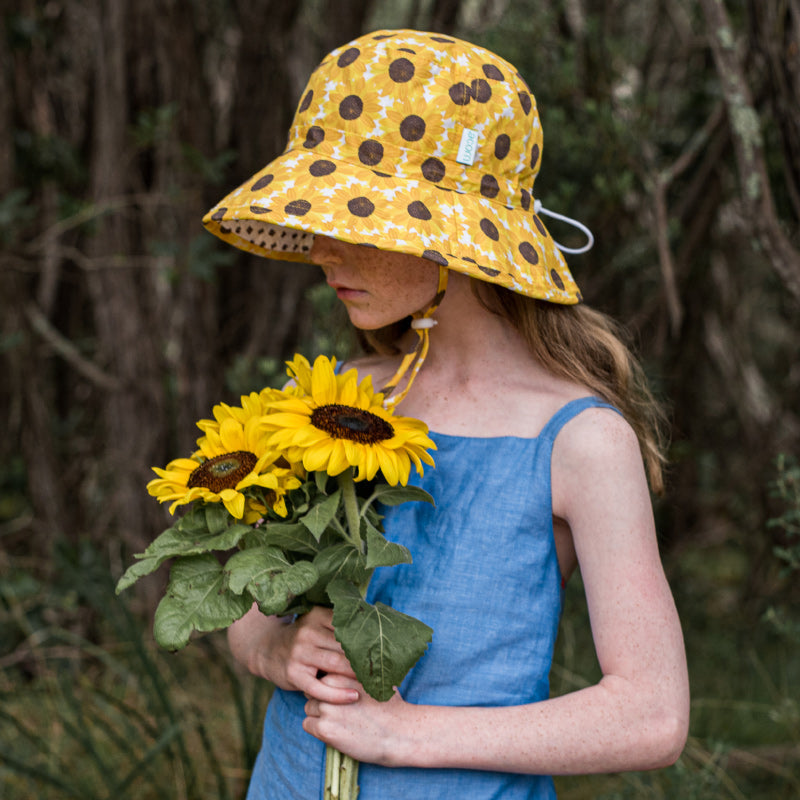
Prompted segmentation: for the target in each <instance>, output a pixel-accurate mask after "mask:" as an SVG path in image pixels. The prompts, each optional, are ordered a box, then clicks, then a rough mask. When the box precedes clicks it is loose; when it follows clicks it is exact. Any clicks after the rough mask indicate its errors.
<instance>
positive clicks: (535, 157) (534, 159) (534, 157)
mask: <svg viewBox="0 0 800 800" xmlns="http://www.w3.org/2000/svg"><path fill="white" fill-rule="evenodd" d="M538 163H539V145H538V144H535V145H534V146H533V147H532V148H531V169H536V165H537V164H538Z"/></svg>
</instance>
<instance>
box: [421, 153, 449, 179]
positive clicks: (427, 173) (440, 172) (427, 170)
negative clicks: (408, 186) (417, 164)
mask: <svg viewBox="0 0 800 800" xmlns="http://www.w3.org/2000/svg"><path fill="white" fill-rule="evenodd" d="M444 172H445V169H444V164H442V162H441V161H439V159H438V158H432V157H431V158H426V159H425V161H424V162H423V163H422V175H423V177H424V178H425V179H426V180H429V181H430V182H431V183H438V182H439V181H440V180H441V179H442V178H444Z"/></svg>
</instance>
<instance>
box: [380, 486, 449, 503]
mask: <svg viewBox="0 0 800 800" xmlns="http://www.w3.org/2000/svg"><path fill="white" fill-rule="evenodd" d="M370 500H371V501H374V500H377V501H378V502H379V503H383V504H384V505H385V506H399V505H400V503H406V502H409V501H412V500H419V501H421V502H425V503H430V504H431V505H436V503H434V501H433V497H431V496H430V495H429V494H428V492H426V491H425V490H424V489H420V488H419V486H389V485H388V484H385V483H380V484H378V485H377V486H376V487H375V489H374V491H373V492H372V497H371V498H370Z"/></svg>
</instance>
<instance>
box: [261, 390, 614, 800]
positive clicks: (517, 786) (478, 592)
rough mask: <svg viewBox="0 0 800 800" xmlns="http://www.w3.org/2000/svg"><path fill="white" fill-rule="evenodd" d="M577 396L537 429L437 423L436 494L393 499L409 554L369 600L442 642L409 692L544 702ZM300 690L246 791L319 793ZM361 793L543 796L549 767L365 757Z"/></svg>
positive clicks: (425, 483)
mask: <svg viewBox="0 0 800 800" xmlns="http://www.w3.org/2000/svg"><path fill="white" fill-rule="evenodd" d="M595 407H605V408H611V406H608V405H607V404H605V403H603V402H602V401H600V400H598V399H596V398H592V397H586V398H581V399H578V400H573V401H571V402H569V403H567V404H566V405H565V406H564V407H562V408H561V409H560V410H559V411H558V412H556V414H555V415H554V416H553V417H552V418H551V419H550V420H549V422H548V423H547V424H546V425H545V427H544V429H543V430H542V431H541V433H540V434H539V436H537V437H535V438H529V439H522V438H517V437H511V436H504V437H491V438H468V437H462V436H449V435H445V434H437V433H432V434H431V438H432V439H433V440H434V441H435V442H436V445H437V447H438V450H437V451H436V452H435V453H434V458H435V460H436V468H435V469H430V468H428V469H426V470H425V475H424V476H423V477H422V478H420V477H419V476H417V475H412V479H411V481H410V482H412V483H416V484H417V485H420V486H422V487H423V488H424V489H426V490H427V491H428V492H430V494H431V495H432V496H433V497H434V499H435V500H436V507H435V508H434V507H432V506H431V505H430V504H428V503H404V504H402V505H400V506H397V507H394V508H390V509H386V514H387V516H386V519H385V520H384V526H385V528H386V535H387V538H389V539H392V540H393V541H399V542H401V543H402V544H404V545H406V547H408V548H409V550H410V551H411V554H412V556H413V557H414V563H413V564H408V565H405V564H404V565H401V566H396V567H389V568H382V569H378V570H376V571H375V574H374V576H373V578H372V582H371V583H370V587H369V593H368V599H369V600H370V601H371V602H375V601H376V600H379V601H381V602H383V603H386V604H388V605H391V606H393V607H394V608H396V609H398V610H399V611H402V612H404V613H406V614H411V615H412V616H415V617H417V618H418V619H421V620H422V621H423V622H425V623H427V624H428V625H430V626H431V627H432V628H433V631H434V633H433V642H432V644H431V645H430V647H429V648H428V651H427V652H426V654H425V655H424V656H423V657H422V659H421V660H420V661H419V662H418V663H417V665H416V666H415V667H414V668H413V669H412V670H411V672H410V673H409V674H408V676H407V677H406V679H405V681H404V682H403V685H402V686H401V687H400V693H401V695H402V696H403V697H404V698H405V699H406V700H407V701H409V702H411V703H422V704H432V705H453V706H512V705H522V704H525V703H532V702H536V701H539V700H545V699H546V698H547V697H548V695H549V672H550V665H551V661H552V657H553V646H554V644H555V640H556V633H557V630H558V624H559V620H560V617H561V610H562V606H563V590H564V582H563V579H562V577H561V573H560V571H559V567H558V561H557V558H556V550H555V541H554V539H553V511H552V499H551V489H550V457H551V453H552V448H553V442H554V441H555V437H556V435H557V434H558V432H559V431H560V430H561V428H562V427H563V425H564V424H566V423H567V422H568V421H569V420H570V419H572V418H573V417H574V416H575V415H576V414H578V413H580V412H581V411H583V410H584V409H586V408H595ZM304 705H305V697H304V696H303V695H302V694H301V693H298V692H286V691H282V690H280V689H277V690H276V691H275V694H274V696H273V698H272V700H271V702H270V704H269V708H268V709H267V716H266V720H265V723H264V739H263V744H262V749H261V752H260V753H259V756H258V759H257V760H256V764H255V768H254V771H253V777H252V779H251V783H250V789H249V792H248V795H247V798H248V800H295V799H296V800H315V798H321V797H322V787H323V779H324V761H325V746H324V745H323V744H322V743H321V742H319V741H318V740H316V739H314V738H313V737H312V736H310V735H309V734H307V733H305V732H304V731H303V730H302V727H301V723H302V720H303V718H304V716H305V715H304V711H303V706H304ZM359 786H360V794H359V798H360V800H394V799H395V798H397V799H398V800H409V798H416V797H420V798H421V797H424V798H426V800H451V798H453V797H462V798H465V800H490V799H493V798H502V800H544V799H545V798H555V789H554V787H553V781H552V779H551V778H550V777H549V776H542V775H516V774H509V773H501V772H488V771H478V770H455V769H416V768H387V767H380V766H376V765H374V764H364V763H362V764H361V766H360V769H359Z"/></svg>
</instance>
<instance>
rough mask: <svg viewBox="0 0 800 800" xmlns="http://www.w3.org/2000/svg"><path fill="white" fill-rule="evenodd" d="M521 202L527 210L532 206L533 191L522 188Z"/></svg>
mask: <svg viewBox="0 0 800 800" xmlns="http://www.w3.org/2000/svg"><path fill="white" fill-rule="evenodd" d="M520 204H521V205H522V208H523V209H524V210H525V211H529V210H530V207H531V193H530V192H529V191H528V190H527V189H520Z"/></svg>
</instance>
